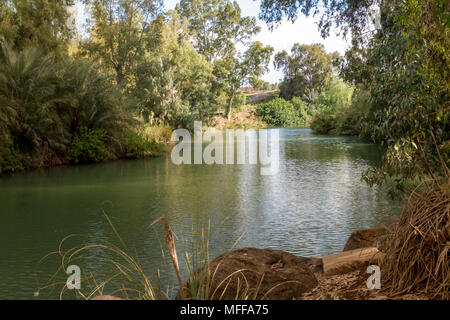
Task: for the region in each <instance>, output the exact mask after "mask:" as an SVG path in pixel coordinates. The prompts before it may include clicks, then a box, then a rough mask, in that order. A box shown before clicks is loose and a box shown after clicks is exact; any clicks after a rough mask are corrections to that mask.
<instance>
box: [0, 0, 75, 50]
mask: <svg viewBox="0 0 450 320" xmlns="http://www.w3.org/2000/svg"><path fill="white" fill-rule="evenodd" d="M72 5H73V1H72V0H62V1H53V0H32V1H29V0H13V1H9V0H0V35H2V36H4V37H5V39H6V41H7V42H8V43H10V44H11V46H12V48H13V49H14V50H19V51H20V50H23V49H25V48H27V47H39V48H40V49H41V50H43V51H44V52H45V53H50V52H51V53H56V54H57V55H60V54H63V53H64V51H65V50H66V48H67V44H68V42H69V40H70V38H71V36H72V35H73V25H72V23H71V21H70V19H69V18H70V14H69V8H70V7H71V6H72Z"/></svg>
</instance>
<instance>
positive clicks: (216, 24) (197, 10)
mask: <svg viewBox="0 0 450 320" xmlns="http://www.w3.org/2000/svg"><path fill="white" fill-rule="evenodd" d="M176 10H177V11H178V12H179V14H180V16H181V18H184V19H186V20H187V21H188V23H189V30H190V33H191V34H192V39H193V43H194V46H195V48H196V49H197V51H198V52H200V53H201V54H203V55H204V56H205V57H206V59H207V60H208V61H209V62H210V63H211V64H212V65H213V67H214V75H215V77H216V81H215V82H214V83H213V86H212V87H213V89H214V93H215V96H216V101H217V102H218V103H219V104H222V101H221V97H222V96H224V95H225V101H226V102H225V101H223V104H227V107H226V109H227V111H226V113H227V117H228V118H230V115H231V109H232V106H233V100H234V98H235V95H236V92H237V90H238V89H239V87H240V85H242V84H243V83H244V82H245V81H246V80H249V79H250V78H253V80H254V81H255V83H256V80H257V77H259V76H261V75H262V73H263V71H265V70H266V69H267V67H266V66H264V62H266V60H267V59H266V57H267V53H270V54H271V53H272V51H271V50H265V49H264V50H262V49H263V47H262V45H261V44H258V45H254V47H252V48H251V49H250V51H247V52H246V53H244V54H243V55H242V56H240V53H239V52H238V50H237V47H238V46H243V47H244V48H248V46H249V45H250V44H251V42H250V40H251V38H252V36H253V35H255V34H257V33H258V32H259V31H260V27H259V26H258V25H257V21H256V18H255V17H243V16H242V12H241V9H240V7H239V4H238V3H237V2H236V1H230V0H205V1H203V0H194V1H188V0H181V1H180V3H179V4H178V5H177V7H176ZM266 49H267V48H266ZM257 51H258V54H259V55H258V54H256V52H257ZM252 54H253V55H254V56H253V58H256V59H262V60H264V61H262V60H261V61H254V62H251V61H250V60H249V59H250V55H252ZM268 59H269V60H270V55H269V57H268Z"/></svg>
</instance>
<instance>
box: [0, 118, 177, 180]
mask: <svg viewBox="0 0 450 320" xmlns="http://www.w3.org/2000/svg"><path fill="white" fill-rule="evenodd" d="M171 133H172V130H171V128H170V127H168V126H157V125H149V124H140V125H138V126H136V127H134V128H133V129H131V130H130V131H128V132H127V133H126V135H125V136H124V137H123V138H122V141H119V140H117V139H114V138H113V137H106V135H103V133H101V132H97V133H96V134H93V133H88V132H83V133H82V134H81V135H80V136H79V137H77V138H76V139H75V142H74V143H73V146H72V148H71V149H70V150H68V151H67V152H64V153H60V154H56V153H50V154H49V156H46V157H45V158H37V159H34V158H33V157H31V156H27V155H25V154H20V153H17V152H15V153H14V154H13V155H11V156H9V157H7V156H5V155H4V154H0V176H2V175H11V174H14V173H18V172H24V171H31V170H38V169H44V168H52V167H57V166H65V165H70V166H73V165H75V166H76V165H83V164H92V163H105V162H109V161H117V160H124V159H143V158H152V157H159V156H162V155H164V154H166V153H167V152H168V151H169V150H170V148H171V145H172V142H171V141H170V136H171ZM2 156H3V158H5V159H3V158H2ZM11 158H15V159H14V162H13V163H14V164H11V163H12V160H11ZM3 162H4V163H5V164H4V165H3V166H2V163H3Z"/></svg>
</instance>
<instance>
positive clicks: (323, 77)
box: [274, 43, 337, 99]
mask: <svg viewBox="0 0 450 320" xmlns="http://www.w3.org/2000/svg"><path fill="white" fill-rule="evenodd" d="M336 56H337V54H336V53H335V54H328V53H327V52H326V51H325V48H324V46H323V45H322V44H313V45H300V44H298V43H296V44H294V46H293V47H292V49H291V54H288V53H287V52H286V51H285V50H283V51H281V52H278V53H277V54H276V55H275V59H274V66H275V68H276V69H279V70H282V71H283V73H284V80H283V82H282V83H281V85H280V96H282V97H283V98H285V99H292V97H295V96H297V97H303V96H305V95H306V94H307V93H308V92H309V91H310V90H313V91H314V92H316V93H320V92H322V91H323V90H324V89H326V88H327V87H328V85H329V84H330V81H331V78H332V75H333V61H334V60H336Z"/></svg>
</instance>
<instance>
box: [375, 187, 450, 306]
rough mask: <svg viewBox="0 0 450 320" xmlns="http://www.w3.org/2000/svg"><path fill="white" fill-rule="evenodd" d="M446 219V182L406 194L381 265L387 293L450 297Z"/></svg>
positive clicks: (449, 214)
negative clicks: (399, 216)
mask: <svg viewBox="0 0 450 320" xmlns="http://www.w3.org/2000/svg"><path fill="white" fill-rule="evenodd" d="M449 218H450V189H449V184H448V183H447V184H435V186H434V187H431V186H428V187H427V189H426V190H425V191H422V192H416V191H413V192H412V193H411V194H410V195H409V197H408V198H407V199H406V201H405V207H404V210H403V214H402V216H401V218H400V221H399V223H398V226H397V228H396V229H395V231H394V233H393V234H392V235H391V236H390V239H389V246H388V247H387V248H386V256H385V259H384V261H383V265H382V270H383V274H384V276H383V280H384V281H385V284H384V285H383V286H384V287H387V290H386V292H388V293H389V295H393V296H395V295H403V294H406V293H411V292H414V293H416V294H422V293H423V294H425V295H426V296H429V297H430V298H433V299H450V259H449V257H450V219H449Z"/></svg>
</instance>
